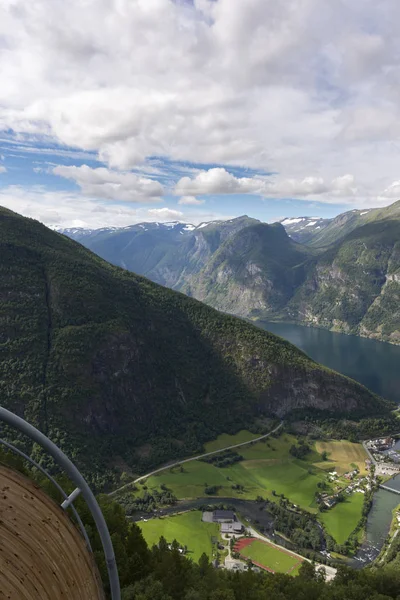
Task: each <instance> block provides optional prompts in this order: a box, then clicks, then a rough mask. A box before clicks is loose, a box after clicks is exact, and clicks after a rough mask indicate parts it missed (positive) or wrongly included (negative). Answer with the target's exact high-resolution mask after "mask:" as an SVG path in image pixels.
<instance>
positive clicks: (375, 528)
mask: <svg viewBox="0 0 400 600" xmlns="http://www.w3.org/2000/svg"><path fill="white" fill-rule="evenodd" d="M257 324H258V325H259V326H260V327H262V328H263V329H266V330H267V331H271V332H272V333H275V334H276V335H279V336H281V337H283V338H285V339H286V340H288V341H289V342H291V343H292V344H294V345H295V346H297V347H298V348H300V349H301V350H303V352H305V353H306V354H308V356H310V357H311V358H313V359H314V360H316V361H318V362H320V363H322V364H323V365H326V366H327V367H329V368H331V369H334V370H335V371H338V372H339V373H342V374H343V375H347V376H348V377H352V378H353V379H355V380H356V381H359V382H360V383H362V384H363V385H365V386H366V387H368V388H369V389H370V390H372V391H373V392H375V393H377V394H379V395H380V396H383V397H384V398H387V399H388V400H393V401H394V402H397V403H400V346H394V345H392V344H387V343H385V342H377V341H375V340H371V339H367V338H361V337H357V336H354V335H345V334H342V333H333V332H332V331H327V330H325V329H317V328H315V327H304V326H302V325H294V324H291V323H272V322H265V321H264V322H262V323H261V322H259V323H257ZM387 485H390V487H392V488H395V489H397V490H400V475H396V476H395V477H394V478H393V479H391V480H390V481H389V482H388V483H387ZM399 503H400V496H398V495H397V494H394V493H393V492H388V491H386V490H378V492H376V494H375V495H374V499H373V504H372V508H371V510H370V512H369V515H368V521H367V527H366V536H365V541H364V542H363V544H362V546H361V547H360V549H359V551H358V552H357V556H356V558H355V559H353V560H352V561H351V562H352V566H353V567H362V566H364V565H365V564H366V563H369V562H371V561H372V560H374V559H375V558H376V557H377V556H378V554H379V551H380V549H381V548H382V545H383V542H384V541H385V538H386V536H387V534H388V533H389V528H390V523H391V520H392V510H393V509H394V508H395V507H396V506H397V505H398V504H399Z"/></svg>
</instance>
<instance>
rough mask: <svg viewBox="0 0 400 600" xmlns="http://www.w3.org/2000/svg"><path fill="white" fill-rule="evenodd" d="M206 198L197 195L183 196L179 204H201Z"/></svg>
mask: <svg viewBox="0 0 400 600" xmlns="http://www.w3.org/2000/svg"><path fill="white" fill-rule="evenodd" d="M204 202H205V200H200V199H199V198H196V197H195V196H182V198H179V201H178V204H188V205H190V206H198V205H199V204H204Z"/></svg>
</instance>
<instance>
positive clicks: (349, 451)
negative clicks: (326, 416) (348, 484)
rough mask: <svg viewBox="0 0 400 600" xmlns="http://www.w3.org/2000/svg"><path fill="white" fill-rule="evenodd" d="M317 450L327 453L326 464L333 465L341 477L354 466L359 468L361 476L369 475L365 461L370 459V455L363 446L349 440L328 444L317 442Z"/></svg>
mask: <svg viewBox="0 0 400 600" xmlns="http://www.w3.org/2000/svg"><path fill="white" fill-rule="evenodd" d="M316 450H317V452H319V453H321V454H322V452H327V454H328V461H327V462H325V463H324V464H325V465H329V464H330V463H331V464H332V467H334V468H335V471H337V473H338V474H339V475H343V473H346V472H347V471H349V470H350V469H351V468H354V466H357V467H358V469H359V471H360V475H365V474H366V473H367V470H366V468H365V459H366V458H368V455H367V453H366V452H365V450H364V447H363V445H362V444H354V443H353V442H348V441H347V440H340V441H339V440H330V441H328V442H317V443H316ZM320 466H323V465H320Z"/></svg>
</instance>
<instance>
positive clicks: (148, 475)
mask: <svg viewBox="0 0 400 600" xmlns="http://www.w3.org/2000/svg"><path fill="white" fill-rule="evenodd" d="M282 425H283V421H281V422H280V423H279V425H278V426H277V427H275V429H273V430H272V431H270V432H269V433H265V434H264V435H260V436H259V437H256V438H254V439H253V440H249V441H248V442H241V443H240V444H232V445H231V446H226V447H225V448H220V449H219V450H213V452H206V453H205V454H198V455H197V456H192V458H185V459H184V460H177V461H176V462H173V463H169V464H167V465H164V466H163V467H160V468H159V469H155V470H154V471H151V472H150V473H146V475H141V476H140V477H138V478H137V479H135V480H134V481H130V482H129V483H126V484H125V485H123V486H121V487H120V488H118V489H116V490H114V491H113V492H110V493H109V494H108V495H109V496H110V497H113V496H115V495H116V494H118V493H119V492H121V491H122V490H125V489H128V488H129V487H130V486H132V485H135V483H139V482H140V481H143V479H147V478H148V477H151V476H152V475H157V473H162V471H166V470H167V469H172V468H173V467H177V466H178V465H183V464H185V463H188V462H191V461H192V460H200V459H201V458H206V457H207V456H212V455H213V454H219V453H220V452H225V451H226V450H233V449H234V448H240V447H242V446H248V445H249V444H254V442H259V441H261V440H264V439H265V438H267V437H269V436H270V435H272V434H273V433H275V432H276V431H278V430H279V429H280V428H281V427H282Z"/></svg>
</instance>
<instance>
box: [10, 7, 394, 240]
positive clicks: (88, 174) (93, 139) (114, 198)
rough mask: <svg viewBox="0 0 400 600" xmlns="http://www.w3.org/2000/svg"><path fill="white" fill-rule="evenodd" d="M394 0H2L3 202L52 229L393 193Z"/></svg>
mask: <svg viewBox="0 0 400 600" xmlns="http://www.w3.org/2000/svg"><path fill="white" fill-rule="evenodd" d="M399 22H400V2H398V0H380V1H379V2H377V1H376V0H334V1H332V0H285V1H284V2H277V1H276V0H246V1H244V0H68V2H65V0H35V2H26V0H2V1H1V2H0V81H1V86H0V205H2V206H5V207H7V208H10V209H12V210H15V211H16V212H19V213H21V214H24V215H26V216H29V217H34V218H36V219H39V220H40V221H42V222H44V223H45V224H47V225H49V226H51V227H90V228H96V227H104V226H125V225H130V224H132V223H137V222H141V221H171V220H179V221H186V222H190V223H194V224H197V223H200V222H202V221H209V220H214V219H223V218H225V219H229V218H232V217H235V216H239V215H242V214H248V215H249V216H253V217H256V218H258V219H261V220H262V221H266V222H272V221H275V220H280V219H282V218H284V217H291V216H292V217H293V216H305V215H309V216H322V217H332V216H335V215H337V214H339V213H341V212H344V211H346V210H352V209H354V208H360V209H363V208H371V207H375V206H386V205H388V204H391V203H392V202H394V201H396V200H397V199H399V198H400V36H399V35H398V23H399Z"/></svg>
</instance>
